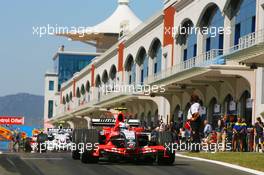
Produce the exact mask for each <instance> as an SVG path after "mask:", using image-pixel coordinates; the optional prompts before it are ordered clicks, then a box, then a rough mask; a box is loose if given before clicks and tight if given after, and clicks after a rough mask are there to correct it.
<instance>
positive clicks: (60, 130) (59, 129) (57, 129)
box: [47, 128, 73, 133]
mask: <svg viewBox="0 0 264 175" xmlns="http://www.w3.org/2000/svg"><path fill="white" fill-rule="evenodd" d="M47 131H48V133H59V132H64V133H72V131H73V129H72V128H48V129H47Z"/></svg>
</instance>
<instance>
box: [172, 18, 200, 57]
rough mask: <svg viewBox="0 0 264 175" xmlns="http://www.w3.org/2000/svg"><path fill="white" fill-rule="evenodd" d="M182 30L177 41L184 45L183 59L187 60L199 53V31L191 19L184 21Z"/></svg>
mask: <svg viewBox="0 0 264 175" xmlns="http://www.w3.org/2000/svg"><path fill="white" fill-rule="evenodd" d="M181 30H182V31H181V34H179V35H178V36H177V39H176V40H177V41H176V42H177V43H178V44H180V45H181V46H182V47H183V49H182V52H183V53H182V60H183V61H186V60H188V59H190V58H193V57H196V55H197V32H199V31H198V30H196V29H195V28H194V24H193V22H192V21H191V20H190V19H187V20H185V22H183V24H182V28H181Z"/></svg>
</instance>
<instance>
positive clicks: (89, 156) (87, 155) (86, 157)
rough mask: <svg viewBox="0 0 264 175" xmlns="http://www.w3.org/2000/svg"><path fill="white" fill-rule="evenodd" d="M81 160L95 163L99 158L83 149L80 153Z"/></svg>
mask: <svg viewBox="0 0 264 175" xmlns="http://www.w3.org/2000/svg"><path fill="white" fill-rule="evenodd" d="M80 159H81V162H82V163H97V162H98V160H99V158H98V157H94V156H93V154H92V151H84V152H83V153H82V154H81V158H80Z"/></svg>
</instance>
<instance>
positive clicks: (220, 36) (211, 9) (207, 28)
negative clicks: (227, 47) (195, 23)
mask: <svg viewBox="0 0 264 175" xmlns="http://www.w3.org/2000/svg"><path fill="white" fill-rule="evenodd" d="M199 26H200V27H202V29H203V30H202V33H203V34H204V43H205V47H204V50H205V51H206V52H208V51H210V50H212V49H223V46H224V31H223V29H224V16H222V13H221V11H220V9H219V8H218V6H217V5H216V4H211V5H210V6H208V7H207V9H206V10H205V12H204V13H203V15H202V18H201V19H200V24H199Z"/></svg>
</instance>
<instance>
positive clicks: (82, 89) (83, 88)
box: [81, 84, 85, 95]
mask: <svg viewBox="0 0 264 175" xmlns="http://www.w3.org/2000/svg"><path fill="white" fill-rule="evenodd" d="M81 94H82V95H85V87H84V84H82V87H81Z"/></svg>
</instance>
